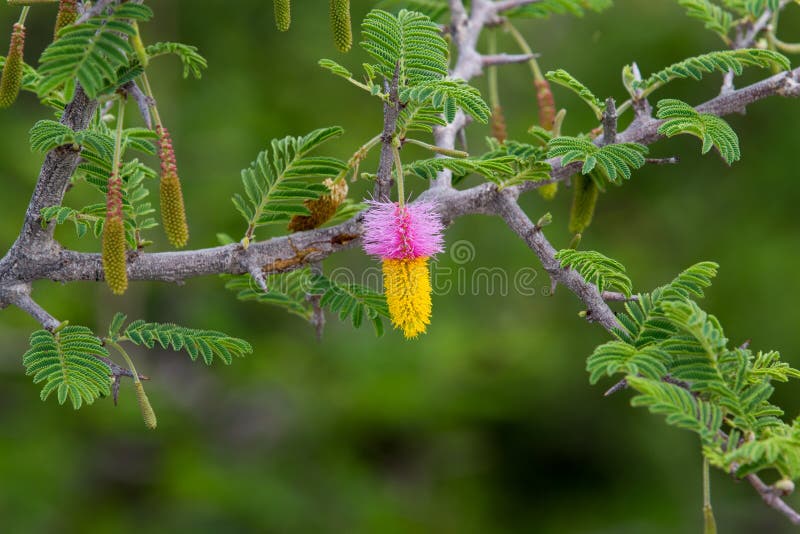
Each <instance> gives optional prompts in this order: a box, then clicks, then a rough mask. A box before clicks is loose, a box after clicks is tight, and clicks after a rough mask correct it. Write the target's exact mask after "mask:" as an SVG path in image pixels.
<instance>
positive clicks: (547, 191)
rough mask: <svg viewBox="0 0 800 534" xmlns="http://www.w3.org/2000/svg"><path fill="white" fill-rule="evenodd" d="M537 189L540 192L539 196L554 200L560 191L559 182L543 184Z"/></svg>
mask: <svg viewBox="0 0 800 534" xmlns="http://www.w3.org/2000/svg"><path fill="white" fill-rule="evenodd" d="M536 190H537V191H538V192H539V196H540V197H542V198H543V199H545V200H553V199H554V198H556V193H558V182H553V183H552V184H547V185H543V186H542V187H538V188H536Z"/></svg>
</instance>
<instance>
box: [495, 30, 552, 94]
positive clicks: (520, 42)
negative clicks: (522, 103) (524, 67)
mask: <svg viewBox="0 0 800 534" xmlns="http://www.w3.org/2000/svg"><path fill="white" fill-rule="evenodd" d="M503 28H504V29H505V30H506V31H507V32H508V33H509V34H511V37H513V38H514V41H515V42H516V43H517V46H518V47H519V49H520V50H522V52H523V53H524V54H528V55H529V56H531V58H530V59H529V60H528V65H529V66H530V68H531V73H532V74H533V79H534V80H535V81H537V82H543V81H544V76H543V75H542V69H540V68H539V62H538V61H536V55H535V54H534V53H533V50H531V47H530V46H529V45H528V41H526V40H525V37H523V36H522V34H521V33H519V30H517V28H515V27H514V25H513V24H511V23H510V22H508V21H506V23H505V24H504V25H503Z"/></svg>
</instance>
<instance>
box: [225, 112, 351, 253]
mask: <svg viewBox="0 0 800 534" xmlns="http://www.w3.org/2000/svg"><path fill="white" fill-rule="evenodd" d="M343 133H344V130H342V129H341V128H340V127H338V126H333V127H330V128H320V129H318V130H314V131H313V132H310V133H308V134H306V135H304V136H302V137H291V136H289V137H284V138H283V139H274V140H273V141H272V151H271V152H270V151H269V150H264V151H262V152H260V153H259V154H258V156H257V157H256V160H255V161H254V162H253V163H251V164H250V167H248V168H246V169H244V170H243V171H242V183H243V184H244V191H245V196H244V197H243V196H242V195H239V194H237V195H235V196H234V197H233V204H234V205H235V206H236V209H237V210H238V211H239V213H241V214H242V217H244V219H245V220H246V221H247V232H246V234H245V238H247V240H248V241H249V240H251V239H252V238H253V235H254V232H255V230H256V229H257V228H259V227H261V226H265V225H269V224H276V223H284V224H285V223H288V222H289V220H290V219H291V217H292V216H293V215H309V213H310V212H309V211H308V208H307V207H306V206H305V205H303V203H302V201H304V200H313V199H316V198H319V197H320V196H321V195H323V194H325V193H327V192H328V188H327V187H326V186H325V185H324V184H322V183H320V182H312V181H311V179H315V178H320V179H324V178H336V177H337V176H339V175H340V174H343V173H344V172H345V171H346V170H347V165H346V164H345V163H344V162H343V161H341V160H339V159H337V158H331V157H323V156H314V157H312V156H309V153H311V152H312V151H314V150H316V149H317V148H319V147H320V146H321V145H322V144H324V143H325V142H327V141H330V140H331V139H335V138H337V137H339V136H341V135H342V134H343Z"/></svg>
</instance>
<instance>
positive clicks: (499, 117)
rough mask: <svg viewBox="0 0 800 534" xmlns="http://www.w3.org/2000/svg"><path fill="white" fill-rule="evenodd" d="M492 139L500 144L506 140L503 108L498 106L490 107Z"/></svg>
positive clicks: (506, 132)
mask: <svg viewBox="0 0 800 534" xmlns="http://www.w3.org/2000/svg"><path fill="white" fill-rule="evenodd" d="M492 137H494V138H495V139H497V140H498V141H499V142H501V143H504V142H505V140H506V139H508V131H507V130H506V118H505V116H503V106H501V105H500V104H497V105H495V106H492Z"/></svg>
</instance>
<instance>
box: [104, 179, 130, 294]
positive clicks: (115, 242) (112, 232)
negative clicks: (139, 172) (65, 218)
mask: <svg viewBox="0 0 800 534" xmlns="http://www.w3.org/2000/svg"><path fill="white" fill-rule="evenodd" d="M103 272H104V273H105V277H106V284H108V287H109V289H111V291H112V292H113V293H114V294H115V295H122V294H123V293H125V290H126V289H128V272H127V265H126V258H125V225H124V224H123V222H122V180H121V179H120V178H119V175H118V174H117V173H116V172H115V173H112V174H111V177H110V178H109V179H108V193H107V194H106V222H105V226H104V227H103Z"/></svg>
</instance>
